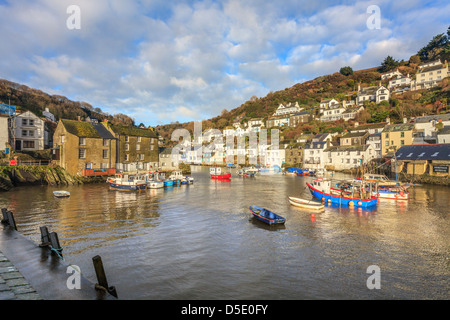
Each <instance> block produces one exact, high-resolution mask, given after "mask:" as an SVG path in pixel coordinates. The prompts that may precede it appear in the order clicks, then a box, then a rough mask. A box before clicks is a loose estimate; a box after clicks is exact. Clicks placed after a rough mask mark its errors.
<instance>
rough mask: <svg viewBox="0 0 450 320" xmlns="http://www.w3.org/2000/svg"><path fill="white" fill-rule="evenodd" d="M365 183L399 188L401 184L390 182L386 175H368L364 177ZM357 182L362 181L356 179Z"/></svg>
mask: <svg viewBox="0 0 450 320" xmlns="http://www.w3.org/2000/svg"><path fill="white" fill-rule="evenodd" d="M363 179H364V181H367V182H373V183H378V185H379V186H397V185H399V183H398V182H397V181H394V180H390V179H389V178H388V177H386V176H385V175H384V174H375V173H366V174H364V175H363ZM356 180H362V179H361V178H356Z"/></svg>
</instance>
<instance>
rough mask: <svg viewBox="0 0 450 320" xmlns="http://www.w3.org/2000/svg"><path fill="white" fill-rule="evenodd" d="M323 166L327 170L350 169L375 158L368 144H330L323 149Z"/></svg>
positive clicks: (371, 147) (373, 151)
mask: <svg viewBox="0 0 450 320" xmlns="http://www.w3.org/2000/svg"><path fill="white" fill-rule="evenodd" d="M323 153H324V156H323V159H324V167H325V168H326V169H329V170H351V169H356V168H358V167H360V166H361V165H362V164H365V163H368V162H369V161H370V160H372V159H374V158H375V150H374V149H373V146H372V145H370V144H364V145H346V146H342V145H340V146H330V147H328V148H326V149H325V150H324V151H323Z"/></svg>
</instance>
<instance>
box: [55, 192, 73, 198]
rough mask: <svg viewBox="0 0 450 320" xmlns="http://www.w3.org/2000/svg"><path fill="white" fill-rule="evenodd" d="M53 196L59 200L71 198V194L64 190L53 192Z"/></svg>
mask: <svg viewBox="0 0 450 320" xmlns="http://www.w3.org/2000/svg"><path fill="white" fill-rule="evenodd" d="M53 195H54V196H55V197H57V198H67V197H70V192H69V191H64V190H60V191H53Z"/></svg>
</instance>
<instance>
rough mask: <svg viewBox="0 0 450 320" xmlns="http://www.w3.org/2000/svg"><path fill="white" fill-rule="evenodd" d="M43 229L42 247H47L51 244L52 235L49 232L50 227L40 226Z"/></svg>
mask: <svg viewBox="0 0 450 320" xmlns="http://www.w3.org/2000/svg"><path fill="white" fill-rule="evenodd" d="M40 230H41V244H40V245H39V246H40V247H46V246H48V245H50V236H49V234H48V229H47V227H46V226H43V227H40Z"/></svg>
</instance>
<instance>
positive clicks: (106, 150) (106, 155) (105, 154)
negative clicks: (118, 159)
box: [103, 149, 109, 159]
mask: <svg viewBox="0 0 450 320" xmlns="http://www.w3.org/2000/svg"><path fill="white" fill-rule="evenodd" d="M108 158H109V150H108V149H103V159H108Z"/></svg>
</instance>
